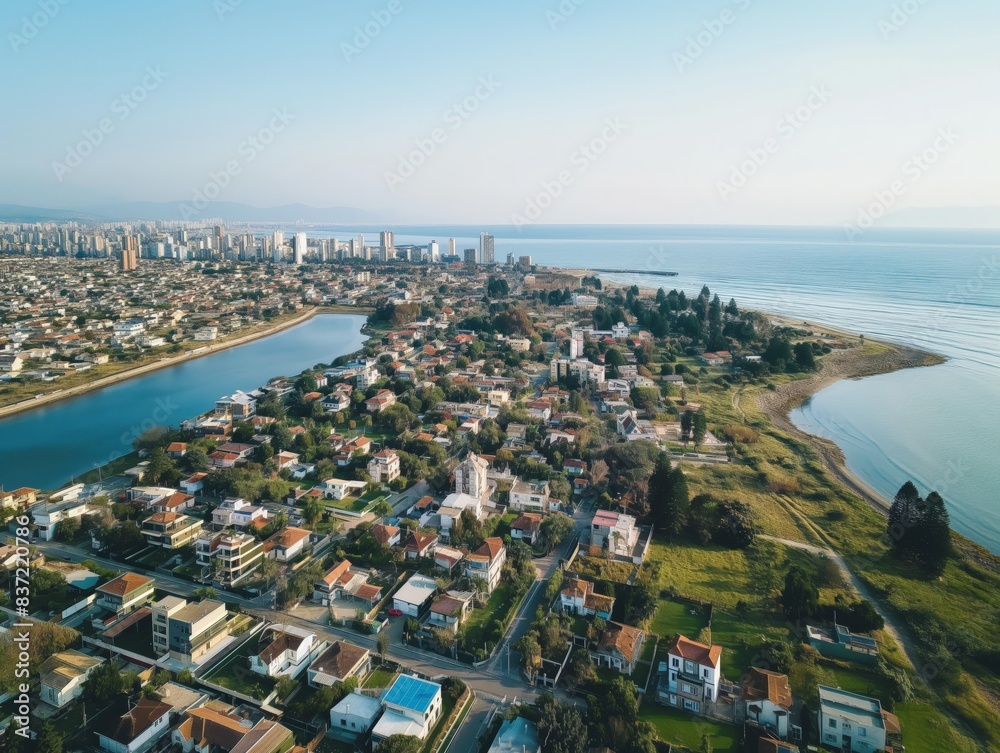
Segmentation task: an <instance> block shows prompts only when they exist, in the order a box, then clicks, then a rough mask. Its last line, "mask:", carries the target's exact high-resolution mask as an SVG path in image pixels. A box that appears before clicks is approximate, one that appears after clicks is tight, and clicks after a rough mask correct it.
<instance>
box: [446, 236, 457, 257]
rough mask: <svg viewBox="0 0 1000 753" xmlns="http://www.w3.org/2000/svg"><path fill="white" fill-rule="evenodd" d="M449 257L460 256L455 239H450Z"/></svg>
mask: <svg viewBox="0 0 1000 753" xmlns="http://www.w3.org/2000/svg"><path fill="white" fill-rule="evenodd" d="M448 256H458V246H456V245H455V239H454V238H449V239H448Z"/></svg>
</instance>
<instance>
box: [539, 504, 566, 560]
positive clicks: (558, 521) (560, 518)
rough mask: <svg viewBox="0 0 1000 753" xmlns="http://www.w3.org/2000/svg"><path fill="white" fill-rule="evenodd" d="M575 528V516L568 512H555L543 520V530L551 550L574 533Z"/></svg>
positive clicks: (546, 542)
mask: <svg viewBox="0 0 1000 753" xmlns="http://www.w3.org/2000/svg"><path fill="white" fill-rule="evenodd" d="M573 528H574V523H573V518H571V517H570V516H569V515H567V514H566V513H562V512H554V513H550V514H548V515H546V516H545V519H544V520H542V527H541V532H542V536H543V537H544V538H545V544H546V546H547V547H548V550H549V551H550V552H551V551H552V550H553V549H554V548H555V547H557V546H558V545H559V544H561V543H562V541H563V540H564V539H565V538H566V537H567V536H569V534H570V533H572V531H573Z"/></svg>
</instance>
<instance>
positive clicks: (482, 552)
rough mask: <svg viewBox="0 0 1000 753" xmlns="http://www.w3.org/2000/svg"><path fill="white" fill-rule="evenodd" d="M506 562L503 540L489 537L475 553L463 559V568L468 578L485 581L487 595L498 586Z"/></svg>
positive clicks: (505, 548) (505, 549)
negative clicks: (477, 578)
mask: <svg viewBox="0 0 1000 753" xmlns="http://www.w3.org/2000/svg"><path fill="white" fill-rule="evenodd" d="M506 562H507V547H506V546H504V543H503V539H501V538H498V537H496V536H491V537H490V538H488V539H486V541H484V542H483V545H482V546H481V547H479V548H478V549H477V550H476V551H474V552H472V553H471V554H469V555H467V556H466V557H465V560H464V561H463V566H464V569H465V575H466V576H467V577H469V578H475V577H479V578H482V579H483V580H485V581H486V586H487V593H493V589H495V588H496V587H497V586H498V585H499V584H500V576H501V574H502V573H503V566H504V563H506Z"/></svg>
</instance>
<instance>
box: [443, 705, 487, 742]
mask: <svg viewBox="0 0 1000 753" xmlns="http://www.w3.org/2000/svg"><path fill="white" fill-rule="evenodd" d="M492 708H493V704H492V703H487V702H486V701H484V700H483V699H482V698H480V697H479V696H476V698H475V700H473V702H472V708H471V709H470V710H469V714H468V716H466V717H465V721H464V722H462V726H461V727H459V728H458V732H456V733H455V736H454V737H453V738H452V739H451V743H450V744H449V745H448V748H447V749H446V750H445V751H443V753H469V751H473V750H479V742H480V740H479V738H480V736H481V735H482V734H483V733H484V732H485V731H486V722H487V720H488V719H489V718H490V710H491V709H492Z"/></svg>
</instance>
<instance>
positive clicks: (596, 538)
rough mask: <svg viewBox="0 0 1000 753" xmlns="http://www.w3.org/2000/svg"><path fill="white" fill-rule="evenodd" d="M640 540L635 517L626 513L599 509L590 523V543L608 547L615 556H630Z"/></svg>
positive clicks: (603, 547)
mask: <svg viewBox="0 0 1000 753" xmlns="http://www.w3.org/2000/svg"><path fill="white" fill-rule="evenodd" d="M638 541H639V529H638V528H637V527H636V525H635V518H633V517H632V516H631V515H625V514H624V513H617V512H611V511H610V510H598V511H597V514H596V515H594V519H593V521H592V522H591V524H590V545H591V546H596V547H600V548H602V549H607V550H608V551H609V552H610V553H611V554H612V555H613V556H617V557H628V558H630V559H631V557H632V551H633V550H634V549H635V545H636V544H637V543H638Z"/></svg>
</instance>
